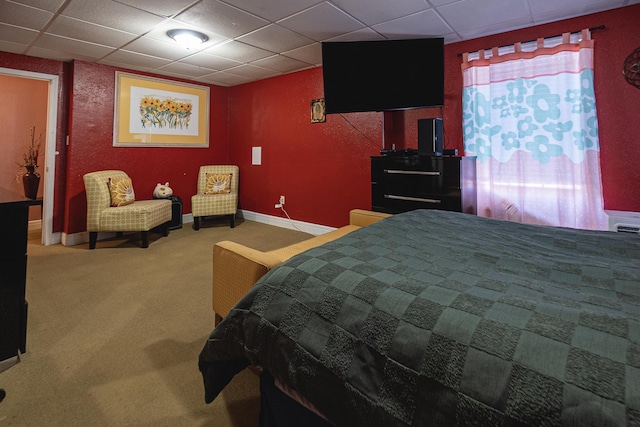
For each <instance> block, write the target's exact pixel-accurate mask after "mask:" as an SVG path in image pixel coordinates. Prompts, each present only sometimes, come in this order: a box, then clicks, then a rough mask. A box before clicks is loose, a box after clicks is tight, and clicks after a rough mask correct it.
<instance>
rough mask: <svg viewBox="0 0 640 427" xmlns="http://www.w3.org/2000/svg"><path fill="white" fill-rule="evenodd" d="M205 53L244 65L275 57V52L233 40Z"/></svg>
mask: <svg viewBox="0 0 640 427" xmlns="http://www.w3.org/2000/svg"><path fill="white" fill-rule="evenodd" d="M204 53H207V54H210V55H215V56H219V57H222V58H226V59H230V60H232V61H237V62H242V63H246V62H251V61H255V60H257V59H261V58H266V57H267V56H271V55H273V52H269V51H267V50H264V49H260V48H258V47H255V46H250V45H248V44H245V43H241V42H237V41H233V40H232V41H229V42H225V43H220V44H218V45H215V46H213V47H210V48H209V49H207V50H206V51H205V52H204Z"/></svg>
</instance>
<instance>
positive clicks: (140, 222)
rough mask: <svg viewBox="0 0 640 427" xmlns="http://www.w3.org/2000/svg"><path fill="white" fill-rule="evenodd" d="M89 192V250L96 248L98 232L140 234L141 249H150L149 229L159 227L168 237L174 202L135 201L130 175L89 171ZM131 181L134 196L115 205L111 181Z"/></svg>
mask: <svg viewBox="0 0 640 427" xmlns="http://www.w3.org/2000/svg"><path fill="white" fill-rule="evenodd" d="M83 179H84V186H85V190H86V193H87V231H88V232H89V249H94V248H95V247H96V241H97V240H98V232H116V233H118V234H121V233H122V232H125V231H140V232H141V233H142V247H143V248H146V247H148V246H149V230H151V229H153V228H155V227H158V226H160V227H161V231H162V233H163V235H164V236H167V235H168V234H169V228H168V226H169V222H170V221H171V216H172V209H171V200H168V199H158V200H134V196H133V191H132V189H133V187H132V185H131V181H130V178H129V176H128V175H127V174H126V173H125V172H123V171H120V170H105V171H98V172H90V173H87V174H85V175H84V176H83ZM127 179H128V180H129V181H128V183H129V185H131V197H129V199H128V200H126V202H125V203H121V204H120V206H114V204H116V203H115V196H114V191H112V189H110V184H109V183H110V180H112V181H113V180H119V181H121V180H127Z"/></svg>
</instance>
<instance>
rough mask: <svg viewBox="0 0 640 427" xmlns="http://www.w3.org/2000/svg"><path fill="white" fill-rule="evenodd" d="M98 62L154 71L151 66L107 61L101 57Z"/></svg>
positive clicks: (112, 65)
mask: <svg viewBox="0 0 640 427" xmlns="http://www.w3.org/2000/svg"><path fill="white" fill-rule="evenodd" d="M98 64H101V65H108V66H110V67H117V68H126V69H127V70H135V71H144V72H147V73H151V72H154V70H153V68H151V67H148V66H143V65H137V64H132V63H129V62H118V61H108V60H106V59H101V60H100V61H98ZM156 74H160V73H156Z"/></svg>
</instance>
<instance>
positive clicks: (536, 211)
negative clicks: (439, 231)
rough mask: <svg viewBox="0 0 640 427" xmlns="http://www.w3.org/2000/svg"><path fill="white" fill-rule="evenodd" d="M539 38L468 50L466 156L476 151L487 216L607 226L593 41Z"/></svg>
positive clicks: (481, 212) (585, 226)
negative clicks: (505, 48)
mask: <svg viewBox="0 0 640 427" xmlns="http://www.w3.org/2000/svg"><path fill="white" fill-rule="evenodd" d="M570 37H571V36H570V35H569V34H564V35H563V36H562V38H561V41H560V44H558V45H556V46H553V47H549V46H545V41H544V40H538V41H537V44H536V46H534V50H533V51H526V52H525V51H524V49H523V48H522V45H521V44H516V45H515V46H513V48H512V49H511V52H510V53H507V54H501V52H500V51H499V49H498V48H494V49H492V52H491V55H490V58H485V56H487V55H485V53H484V51H480V52H478V54H477V56H478V59H474V60H470V59H469V58H470V55H469V54H467V53H465V54H464V55H463V60H464V61H463V64H462V70H463V80H464V89H463V95H462V101H463V128H464V149H465V154H466V155H470V156H477V182H478V215H481V216H487V217H493V218H501V219H506V220H511V221H517V222H523V223H535V224H546V225H553V226H563V227H572V228H582V229H594V230H599V229H606V220H607V217H606V215H605V213H604V210H603V199H602V184H601V179H600V156H599V141H598V119H597V115H596V101H595V95H594V88H593V40H591V39H590V35H589V32H588V31H587V30H585V31H583V32H582V40H581V41H579V42H577V43H573V42H572V41H571V39H570Z"/></svg>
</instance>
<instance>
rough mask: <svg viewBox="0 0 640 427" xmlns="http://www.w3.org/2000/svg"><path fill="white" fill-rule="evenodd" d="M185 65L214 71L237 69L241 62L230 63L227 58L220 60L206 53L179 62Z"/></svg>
mask: <svg viewBox="0 0 640 427" xmlns="http://www.w3.org/2000/svg"><path fill="white" fill-rule="evenodd" d="M180 62H183V63H185V64H191V65H195V66H198V67H204V68H210V69H212V70H215V71H222V70H226V69H227V68H232V67H237V66H238V65H242V63H241V62H238V61H232V60H230V59H227V58H221V57H219V56H215V55H209V54H207V53H203V52H199V53H196V54H193V55H191V56H188V57H186V58H183V59H181V60H180Z"/></svg>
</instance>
